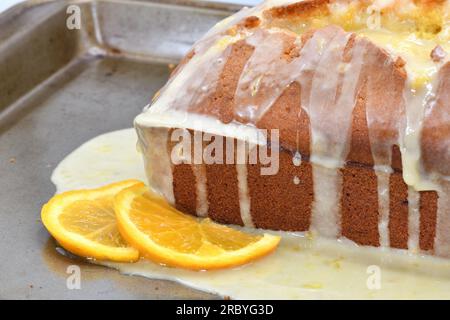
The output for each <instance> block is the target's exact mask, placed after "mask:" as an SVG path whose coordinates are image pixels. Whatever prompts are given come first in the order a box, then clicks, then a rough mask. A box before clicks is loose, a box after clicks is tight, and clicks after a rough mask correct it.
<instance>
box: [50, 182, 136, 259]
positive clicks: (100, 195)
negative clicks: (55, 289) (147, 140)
mask: <svg viewBox="0 0 450 320" xmlns="http://www.w3.org/2000/svg"><path fill="white" fill-rule="evenodd" d="M136 183H139V185H140V181H138V180H126V181H122V182H118V183H113V184H110V185H107V186H105V187H102V188H98V189H92V190H78V191H69V192H65V193H62V194H58V195H56V196H54V197H53V198H52V199H50V201H49V202H48V203H47V204H46V205H44V207H43V208H42V212H41V217H42V222H43V223H44V225H45V227H46V228H47V230H48V231H49V232H50V233H51V234H52V236H53V237H55V239H56V240H57V241H58V242H59V243H60V244H61V246H62V247H63V248H65V249H66V250H68V251H70V252H72V253H74V254H77V255H79V256H82V257H87V258H93V259H97V260H110V261H120V262H134V261H136V260H138V259H139V252H138V251H137V250H136V249H134V248H132V247H130V246H129V245H128V244H127V243H126V242H125V240H124V239H123V238H122V236H121V235H120V233H119V230H118V229H117V223H116V216H115V213H114V207H113V201H114V196H115V195H116V194H117V193H118V192H120V191H121V190H123V189H125V188H128V187H130V186H132V185H135V184H136Z"/></svg>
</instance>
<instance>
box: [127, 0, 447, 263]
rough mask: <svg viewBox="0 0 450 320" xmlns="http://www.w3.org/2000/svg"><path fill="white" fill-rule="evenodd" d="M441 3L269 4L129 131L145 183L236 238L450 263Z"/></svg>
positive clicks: (178, 72)
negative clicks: (320, 241)
mask: <svg viewBox="0 0 450 320" xmlns="http://www.w3.org/2000/svg"><path fill="white" fill-rule="evenodd" d="M449 3H450V1H447V0H443V1H441V0H416V1H413V0H379V1H377V0H375V1H369V0H368V1H349V0H340V1H338V0H304V1H293V0H269V1H266V2H264V3H262V4H261V5H259V6H257V7H254V8H245V9H243V10H241V11H240V12H238V13H236V14H235V15H233V16H231V17H230V18H227V19H226V20H224V21H222V22H220V23H219V24H217V25H216V26H214V27H213V28H212V30H211V31H210V32H208V33H207V34H206V35H205V36H204V37H203V38H202V39H200V40H199V41H198V42H197V43H196V44H195V45H194V47H193V48H192V50H191V51H190V52H189V53H188V54H187V56H186V57H185V58H184V59H183V61H182V62H181V63H180V65H179V66H178V67H177V68H176V69H175V70H174V72H173V74H172V76H171V78H170V80H169V81H168V83H167V84H166V86H165V87H164V88H162V89H161V91H160V92H159V93H158V94H157V95H156V96H155V98H154V100H153V102H152V104H151V105H150V106H149V107H147V108H146V109H145V110H144V112H143V113H142V114H141V115H139V116H138V117H137V118H136V120H135V126H136V128H137V132H138V135H139V145H140V148H141V150H142V152H143V156H144V160H145V166H146V171H147V175H148V178H149V183H150V185H151V186H152V188H153V189H155V190H157V191H158V192H160V193H161V194H163V195H164V196H165V197H166V199H167V200H168V201H169V202H171V203H173V204H175V205H176V207H177V208H179V209H180V210H182V211H184V212H187V213H190V214H193V215H198V216H208V217H210V218H212V219H213V220H215V221H218V222H222V223H226V224H236V225H245V226H248V227H256V228H264V229H273V230H285V231H309V232H310V234H313V235H318V236H321V237H327V238H336V239H349V240H351V241H353V242H355V243H356V244H359V245H369V246H376V247H391V248H398V249H405V250H409V251H410V252H412V253H428V254H432V255H436V256H443V257H449V256H450V182H449V176H450V63H449V54H450V4H449Z"/></svg>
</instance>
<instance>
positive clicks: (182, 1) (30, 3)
mask: <svg viewBox="0 0 450 320" xmlns="http://www.w3.org/2000/svg"><path fill="white" fill-rule="evenodd" d="M99 2H110V3H114V2H116V3H127V2H128V3H147V4H159V5H168V6H170V5H173V6H185V7H190V8H193V9H207V10H219V11H224V12H229V13H230V14H232V13H234V12H236V11H239V10H240V9H242V8H244V7H245V6H243V5H239V4H233V3H224V2H218V1H214V0H211V1H209V0H25V1H22V2H20V3H17V4H15V5H13V6H12V7H10V8H8V9H6V10H5V11H3V12H0V23H1V22H2V21H3V20H4V19H8V18H9V16H11V15H13V14H14V13H16V14H19V13H20V12H21V11H23V10H26V9H29V8H32V7H35V6H39V5H45V4H51V3H61V4H64V3H66V4H68V5H69V4H85V3H88V4H93V3H99Z"/></svg>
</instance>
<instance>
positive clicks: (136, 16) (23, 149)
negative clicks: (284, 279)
mask: <svg viewBox="0 0 450 320" xmlns="http://www.w3.org/2000/svg"><path fill="white" fill-rule="evenodd" d="M38 2H42V1H38ZM156 2H157V3H155V2H152V1H97V2H90V1H81V2H80V1H76V3H77V5H79V6H80V8H81V13H82V28H81V30H68V29H67V27H66V24H65V22H66V18H67V14H66V12H65V11H66V8H67V6H68V5H70V4H72V1H55V2H52V1H50V2H44V3H39V4H36V3H35V2H33V1H31V2H26V3H25V4H23V5H19V6H17V7H15V8H13V9H11V10H8V11H7V12H5V13H4V14H2V15H0V177H1V182H2V190H1V191H0V204H1V207H2V209H1V211H0V238H1V241H0V253H1V255H2V257H3V258H2V263H1V264H0V284H1V286H0V298H6V299H69V298H70V299H128V298H134V299H157V298H192V299H195V298H215V297H214V296H212V295H209V294H205V293H201V292H198V291H193V290H190V289H188V288H185V287H182V286H180V285H178V284H175V283H171V282H167V281H153V280H148V279H143V278H140V277H130V276H123V275H120V274H119V273H118V272H116V271H114V270H109V269H106V268H103V267H98V266H95V265H91V264H88V263H86V262H83V261H82V260H77V259H72V258H68V257H64V256H62V255H60V254H59V253H58V252H57V251H56V244H55V242H54V240H53V239H51V237H50V236H49V234H48V233H47V231H46V230H45V229H44V227H43V225H42V223H41V221H40V209H41V206H42V205H43V204H44V203H45V202H46V201H47V200H48V199H49V198H50V197H51V196H52V195H53V193H54V191H55V189H54V186H53V185H52V183H51V181H50V175H51V172H52V170H53V169H54V167H55V166H56V165H57V164H58V162H59V161H60V160H61V159H63V158H64V156H66V155H67V154H68V153H69V152H71V151H72V150H73V149H75V148H76V147H78V146H79V145H80V144H82V143H83V142H85V141H87V140H89V139H90V138H92V137H95V136H97V135H98V134H101V133H104V132H108V131H113V130H117V129H122V128H127V127H130V126H131V125H132V121H133V118H134V117H135V115H137V114H138V113H139V112H140V111H141V108H142V107H143V106H144V105H146V104H147V103H148V102H149V101H150V99H151V97H152V95H153V94H154V93H155V92H156V91H157V90H158V89H159V88H160V87H161V86H162V85H163V84H164V82H165V81H166V80H167V77H168V74H169V71H170V70H169V65H168V64H169V63H175V62H177V61H178V60H179V58H180V57H182V55H183V54H184V53H185V52H186V51H187V50H188V48H189V47H190V46H191V45H192V43H193V42H194V41H195V40H196V39H198V38H199V37H200V36H201V35H202V34H203V33H205V32H206V31H207V30H208V29H209V28H210V27H211V26H212V25H213V24H214V23H216V22H217V21H219V20H221V19H222V18H224V17H226V16H227V15H229V14H230V13H231V11H230V10H232V9H234V7H233V8H232V9H230V10H229V8H227V7H224V6H214V9H209V8H207V7H205V5H204V4H202V6H199V7H196V6H195V2H194V1H183V4H182V5H177V4H176V3H177V1H170V3H169V4H162V3H161V1H156ZM18 26H21V27H20V28H18ZM71 265H77V266H79V267H80V270H81V289H80V290H69V289H68V287H67V280H68V278H69V276H70V274H68V273H67V271H68V267H69V266H71ZM69 271H70V269H69Z"/></svg>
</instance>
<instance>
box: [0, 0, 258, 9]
mask: <svg viewBox="0 0 450 320" xmlns="http://www.w3.org/2000/svg"><path fill="white" fill-rule="evenodd" d="M21 1H22V0H0V12H2V11H4V10H6V9H8V8H9V7H11V6H13V5H15V4H16V3H19V2H21ZM214 1H218V2H231V3H242V4H244V5H247V6H249V5H250V6H251V5H255V4H257V3H259V2H261V1H262V0H214Z"/></svg>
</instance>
